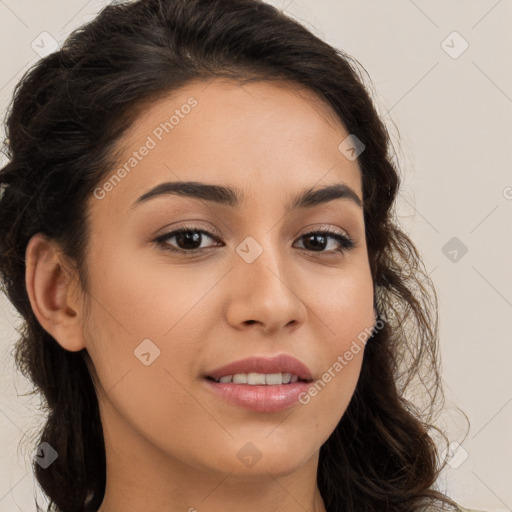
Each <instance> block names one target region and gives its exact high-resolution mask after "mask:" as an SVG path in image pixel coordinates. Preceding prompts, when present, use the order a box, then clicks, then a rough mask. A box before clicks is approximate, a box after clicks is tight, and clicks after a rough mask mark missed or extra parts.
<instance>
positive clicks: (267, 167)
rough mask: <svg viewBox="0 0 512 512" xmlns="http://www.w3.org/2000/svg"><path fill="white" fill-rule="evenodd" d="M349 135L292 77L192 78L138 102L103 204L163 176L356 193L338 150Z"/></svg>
mask: <svg viewBox="0 0 512 512" xmlns="http://www.w3.org/2000/svg"><path fill="white" fill-rule="evenodd" d="M348 135H349V133H348V132H347V130H346V129H345V127H344V126H343V124H342V123H341V122H340V121H339V119H338V118H337V117H336V114H335V113H334V111H333V110H332V109H331V107H330V106H329V105H327V104H326V103H324V102H323V101H322V100H320V98H318V97H317V96H316V95H315V94H314V93H312V92H311V91H308V90H306V89H304V88H302V87H299V86H297V85H295V84H291V83H288V82H250V83H245V84H239V83H237V82H234V81H231V80H220V79H215V80H212V81H209V82H193V83H190V84H189V85H187V86H185V87H183V88H181V89H179V90H177V91H174V92H173V93H172V94H169V95H168V96H165V97H161V98H159V99H158V100H156V101H154V102H152V103H148V104H146V105H145V106H144V107H142V108H141V109H140V112H139V115H138V117H137V118H136V120H135V122H134V123H133V124H132V126H131V127H130V129H129V130H127V132H126V133H125V134H124V136H123V137H122V138H121V140H120V143H119V150H120V152H119V155H120V156H119V158H118V162H117V166H116V168H115V169H112V171H111V173H110V174H109V175H107V176H106V177H105V179H104V181H103V182H102V183H100V184H99V186H102V185H103V184H105V183H106V182H107V181H110V182H111V183H112V186H110V187H107V188H108V189H109V191H108V193H107V194H106V197H105V199H106V201H104V206H105V205H106V204H109V203H110V204H115V205H116V209H119V208H122V209H123V211H124V212H127V208H129V207H130V206H131V205H132V204H133V202H135V201H136V200H137V198H138V197H139V196H140V195H141V194H142V193H143V192H144V191H146V190H148V189H149V188H151V187H154V186H155V185H158V184H159V183H161V182H164V181H198V182H208V183H211V184H216V183H217V184H228V183H229V184H231V185H232V187H233V188H236V189H239V190H244V191H245V193H244V197H245V196H247V195H249V196H250V195H255V194H258V191H260V192H262V193H266V194H267V198H268V199H269V198H270V196H269V195H268V194H269V193H273V192H275V191H277V190H281V189H282V190H283V191H285V192H286V193H287V197H289V196H290V193H291V192H293V191H292V190H291V189H297V190H299V189H304V188H311V187H312V186H314V185H315V184H318V185H319V186H321V185H327V184H332V183H334V182H340V181H342V182H344V183H346V184H347V185H349V186H350V187H351V188H353V189H354V190H356V192H357V194H358V196H359V197H361V189H360V186H361V182H360V171H359V166H358V164H357V161H351V160H349V159H347V158H346V157H345V156H344V155H343V153H342V152H341V151H340V149H339V145H340V143H342V141H343V140H345V139H346V137H348ZM114 175H116V176H114ZM120 176H121V177H120ZM109 178H110V180H109ZM265 191H266V192H265Z"/></svg>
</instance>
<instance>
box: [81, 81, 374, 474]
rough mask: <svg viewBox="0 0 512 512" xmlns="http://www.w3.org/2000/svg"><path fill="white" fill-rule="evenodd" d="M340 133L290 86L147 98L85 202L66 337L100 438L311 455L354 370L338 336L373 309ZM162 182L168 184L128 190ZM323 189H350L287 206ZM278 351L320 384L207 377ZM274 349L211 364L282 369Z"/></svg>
mask: <svg viewBox="0 0 512 512" xmlns="http://www.w3.org/2000/svg"><path fill="white" fill-rule="evenodd" d="M348 135H349V133H348V132H347V131H346V130H345V129H344V127H343V126H341V125H340V124H339V123H337V122H336V121H335V120H334V119H333V117H332V116H330V114H329V111H328V110H327V107H326V106H325V105H324V104H323V103H321V102H320V100H318V99H317V98H316V97H314V96H312V95H311V94H308V93H306V92H304V91H302V92H299V91H298V90H297V89H295V88H292V87H291V86H290V84H288V85H286V84H277V83H274V84H270V83H261V82H260V83H252V84H248V85H243V86H240V85H237V84H235V83H234V82H229V81H221V80H213V81H212V82H209V84H208V85H207V84H206V83H204V82H201V83H199V82H197V83H194V84H190V85H188V86H187V87H184V88H183V89H181V90H180V91H179V92H178V93H176V94H174V95H173V97H167V98H165V99H160V100H159V101H158V102H157V103H155V104H153V105H152V106H151V107H148V108H147V109H146V110H145V111H144V112H143V114H142V115H141V116H140V117H139V118H138V120H137V122H136V123H135V124H134V125H133V127H132V128H130V130H128V132H127V133H126V135H125V137H124V138H123V140H122V142H123V146H122V147H123V153H122V157H121V158H120V161H119V165H118V167H117V168H116V169H113V171H112V174H111V175H110V176H108V177H107V179H106V180H105V181H104V182H102V183H100V184H99V185H98V188H97V189H96V190H95V192H94V196H93V197H91V198H90V202H89V206H90V212H91V217H90V228H91V233H92V235H91V240H90V246H89V252H88V275H89V279H90V288H89V290H88V291H89V292H90V296H91V301H90V316H89V317H88V318H87V320H86V321H85V325H84V346H85V347H86V348H87V351H88V352H89V354H90V356H91V359H92V361H93V364H94V368H95V372H96V374H97V382H96V386H97V391H98V396H99V399H100V410H101V414H102V421H103V425H104V430H105V439H106V443H107V450H112V451H113V452H116V454H117V456H118V457H122V455H121V454H122V453H124V452H126V453H129V455H130V457H131V459H130V460H133V459H135V460H137V459H139V460H140V462H141V463H142V459H143V458H144V453H149V452H152V453H158V454H159V455H160V456H163V458H162V459H161V460H166V461H167V462H169V463H171V462H170V461H172V464H174V465H175V466H176V467H189V468H194V469H197V470H201V471H208V472H219V473H223V474H225V473H229V472H230V473H231V474H232V476H238V477H239V478H242V479H243V478H251V477H254V475H260V476H261V475H264V474H266V473H267V472H270V473H272V474H273V475H285V474H289V473H291V472H293V471H296V470H298V469H299V468H302V467H305V466H306V465H307V464H316V462H317V457H318V451H319V449H320V446H321V445H322V444H323V443H324V442H325V441H326V440H327V438H328V437H329V435H330V434H331V433H332V431H333V430H334V428H335V427H336V425H337V423H338V422H339V420H340V418H341V417H342V415H343V413H344V411H345V409H346V407H347V405H348V403H349V401H350V399H351V397H352V395H353V392H354V389H355V386H356V383H357V380H358V376H359V373H360V368H361V363H362V358H363V350H361V346H362V344H361V343H360V342H358V347H359V349H358V350H356V349H355V348H354V347H355V346H356V345H355V344H354V340H356V341H357V339H358V336H360V335H361V333H364V332H367V331H368V330H369V329H371V327H372V326H373V325H374V322H375V317H374V311H373V283H372V278H371V274H370V268H369V263H368V257H367V247H366V240H365V229H364V218H363V209H362V207H361V206H360V205H358V204H357V200H356V199H357V198H359V200H361V199H362V189H361V176H360V170H359V168H358V164H357V160H356V159H354V158H349V157H347V155H350V153H344V152H343V151H342V150H340V149H339V145H340V143H342V142H343V141H344V140H345V139H346V138H347V136H348ZM342 147H344V146H342ZM123 170H124V172H123ZM108 180H110V181H108ZM169 182H172V183H174V185H173V186H174V187H175V190H176V187H177V186H180V187H183V188H182V189H181V192H179V193H178V192H176V191H175V192H174V193H172V192H167V193H163V192H162V190H163V189H162V190H161V192H162V193H159V194H153V195H148V196H146V194H148V192H149V191H151V190H152V189H154V188H155V187H158V186H161V187H162V186H163V184H165V183H169ZM185 182H194V183H196V184H202V185H203V186H206V185H208V186H209V187H213V186H218V187H223V188H226V189H229V190H230V191H232V192H229V193H227V192H225V191H222V190H221V189H220V188H219V189H210V188H208V189H207V188H204V189H201V190H200V189H199V188H195V189H193V188H192V187H188V188H186V187H185V186H184V183H185ZM334 185H344V186H345V187H348V188H350V189H351V190H352V191H353V193H354V194H355V196H357V198H354V197H352V198H351V197H350V195H347V194H346V193H345V194H344V193H338V194H331V195H330V196H329V197H324V198H323V200H321V201H310V202H309V203H308V202H307V201H306V202H305V203H304V202H303V203H304V204H302V205H294V203H296V202H297V203H298V202H299V200H298V199H297V198H299V199H300V197H301V194H303V193H304V191H305V190H308V189H312V190H313V191H319V190H321V189H322V188H323V187H327V186H334ZM193 192H194V193H195V196H193V194H192V193H193ZM342 192H343V190H342ZM235 196H236V197H237V199H236V201H235ZM144 197H145V198H144ZM141 198H144V199H141ZM320 199H321V198H320ZM184 227H187V228H188V229H189V230H190V231H189V232H188V233H184V234H181V235H180V234H174V235H168V236H165V235H167V234H168V233H171V232H173V231H175V230H177V229H180V228H184ZM326 229H327V230H331V231H333V232H334V233H333V234H331V233H329V234H327V235H325V234H322V233H321V232H322V231H324V230H326ZM318 232H320V233H318ZM311 233H313V234H311ZM314 233H316V235H315V234H314ZM305 235H307V236H305ZM338 235H340V236H341V237H348V238H350V239H351V240H352V241H353V244H354V247H352V248H350V247H349V246H348V245H347V244H346V243H345V242H344V241H343V240H344V238H337V236H338ZM157 240H158V241H157ZM180 250H181V252H176V251H180ZM359 339H361V338H359ZM363 348H364V346H363ZM347 352H348V353H349V355H348V356H347ZM281 355H286V356H290V357H291V358H295V359H297V360H298V361H300V362H301V363H302V365H304V366H305V367H306V368H307V369H308V370H309V372H310V379H312V380H313V381H321V382H322V383H323V384H317V392H316V394H315V393H314V392H312V393H308V392H307V390H308V389H309V388H310V386H311V385H312V384H313V382H310V383H309V384H307V383H304V382H300V381H299V382H298V383H295V384H294V383H289V384H284V383H283V384H272V382H279V379H280V378H281V376H274V377H269V378H268V379H269V382H270V384H265V386H266V387H263V384H257V385H256V386H254V385H252V384H250V383H248V384H242V383H240V382H243V380H244V376H238V377H237V378H236V380H237V382H235V383H231V384H226V383H215V382H213V381H212V380H211V379H210V378H209V377H211V376H212V374H214V373H215V372H214V370H216V369H218V368H221V367H223V366H225V365H228V364H230V363H234V362H237V361H239V360H242V359H246V358H251V357H259V358H263V359H272V358H274V357H275V356H281ZM350 356H351V357H350ZM341 360H343V363H341V362H340V361H341ZM283 361H284V359H280V360H278V362H277V366H275V367H272V366H269V367H265V366H261V367H258V366H254V367H253V366H248V367H242V368H238V369H234V370H228V371H224V373H223V371H222V370H221V372H220V374H216V376H217V377H220V376H221V374H238V373H266V374H270V373H272V374H274V373H292V374H293V373H294V371H293V370H294V369H295V370H296V372H295V373H300V371H299V370H298V369H297V368H296V367H293V365H292V366H290V367H289V366H286V365H285V363H283ZM336 362H338V365H336ZM340 366H341V368H340ZM281 367H282V368H281ZM258 368H259V369H261V370H263V371H261V372H258V371H255V370H257V369H258ZM241 369H242V370H244V369H245V370H247V371H245V372H241V371H240V370H241ZM251 370H252V371H251ZM280 370H282V371H280ZM326 373H327V374H328V375H327V377H325V375H324V374H326ZM329 375H330V379H329V378H328V377H329ZM323 376H324V377H323ZM284 377H285V380H286V375H285V376H284ZM302 377H304V375H302ZM252 378H254V379H256V380H252ZM259 378H261V377H259V376H258V375H256V376H252V377H250V382H253V383H254V382H260V381H259V380H258V379H259ZM264 378H265V377H264ZM273 378H275V379H277V380H275V381H274V380H272V379H273ZM288 378H290V379H291V377H288ZM227 379H228V378H227V377H226V379H223V380H227ZM265 382H266V381H265ZM270 388H272V389H270ZM299 392H300V394H299Z"/></svg>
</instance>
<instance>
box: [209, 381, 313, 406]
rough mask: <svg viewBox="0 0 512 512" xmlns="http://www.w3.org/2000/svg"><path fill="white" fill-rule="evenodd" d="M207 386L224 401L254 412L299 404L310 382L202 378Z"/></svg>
mask: <svg viewBox="0 0 512 512" xmlns="http://www.w3.org/2000/svg"><path fill="white" fill-rule="evenodd" d="M204 382H205V383H206V385H207V387H208V388H209V389H210V390H212V391H213V392H214V393H217V394H218V395H220V396H221V397H222V398H224V399H225V400H226V401H228V402H230V403H232V404H234V405H238V406H239V407H243V408H245V409H249V410H250V411H255V412H279V411H283V410H284V409H288V408H289V407H292V406H293V405H296V404H299V403H300V402H299V400H298V398H299V395H300V394H301V393H303V392H307V390H308V388H309V387H310V386H311V383H310V382H304V381H297V382H293V383H289V384H276V385H251V384H233V383H232V382H216V381H213V380H210V379H204Z"/></svg>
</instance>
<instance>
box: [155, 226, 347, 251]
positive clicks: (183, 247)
mask: <svg viewBox="0 0 512 512" xmlns="http://www.w3.org/2000/svg"><path fill="white" fill-rule="evenodd" d="M205 238H210V239H212V240H215V241H216V242H217V246H219V245H218V244H219V243H220V244H222V245H224V244H223V242H221V240H220V238H219V235H217V234H214V233H210V232H209V231H206V230H204V229H200V228H198V227H194V226H183V227H181V228H179V229H176V230H174V231H171V232H169V233H165V234H164V235H161V236H159V237H158V238H156V239H155V240H154V241H155V242H156V243H157V244H158V245H159V246H161V247H162V248H163V249H165V250H168V251H171V252H177V253H181V254H187V255H192V254H197V253H200V252H203V251H205V250H207V249H211V248H213V247H214V245H210V246H202V243H203V242H204V241H205ZM172 239H175V242H174V243H173V244H171V243H169V241H170V240H172ZM298 240H304V241H303V243H302V245H303V246H302V247H299V249H305V250H308V251H312V252H322V253H324V252H325V253H332V252H341V253H342V252H345V251H348V250H350V249H352V248H354V247H355V243H354V241H353V240H352V239H351V238H350V237H349V236H347V235H346V234H344V233H342V232H340V231H337V230H334V229H331V228H326V229H322V230H319V231H310V232H308V233H305V234H303V235H301V236H300V237H299V238H298ZM329 240H334V242H335V244H334V245H335V246H336V244H337V245H338V248H337V249H336V248H331V249H330V250H327V251H326V250H325V249H326V248H327V246H328V245H329Z"/></svg>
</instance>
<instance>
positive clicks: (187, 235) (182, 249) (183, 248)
mask: <svg viewBox="0 0 512 512" xmlns="http://www.w3.org/2000/svg"><path fill="white" fill-rule="evenodd" d="M205 236H206V237H207V238H211V239H213V240H216V241H217V242H220V239H219V238H218V237H217V236H215V235H214V234H212V233H210V232H209V231H205V230H204V229H200V228H197V227H193V226H183V227H181V228H179V229H176V230H175V231H171V232H170V233H166V234H164V235H162V236H159V237H158V238H157V239H156V240H155V242H157V243H158V245H161V246H162V247H163V248H164V249H166V250H168V251H172V252H179V253H197V252H202V251H203V250H204V249H206V247H201V243H202V242H203V238H204V237H205ZM173 238H175V239H176V244H177V245H178V247H177V248H176V247H173V246H171V245H169V244H168V243H167V242H166V241H167V240H171V239H173Z"/></svg>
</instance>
